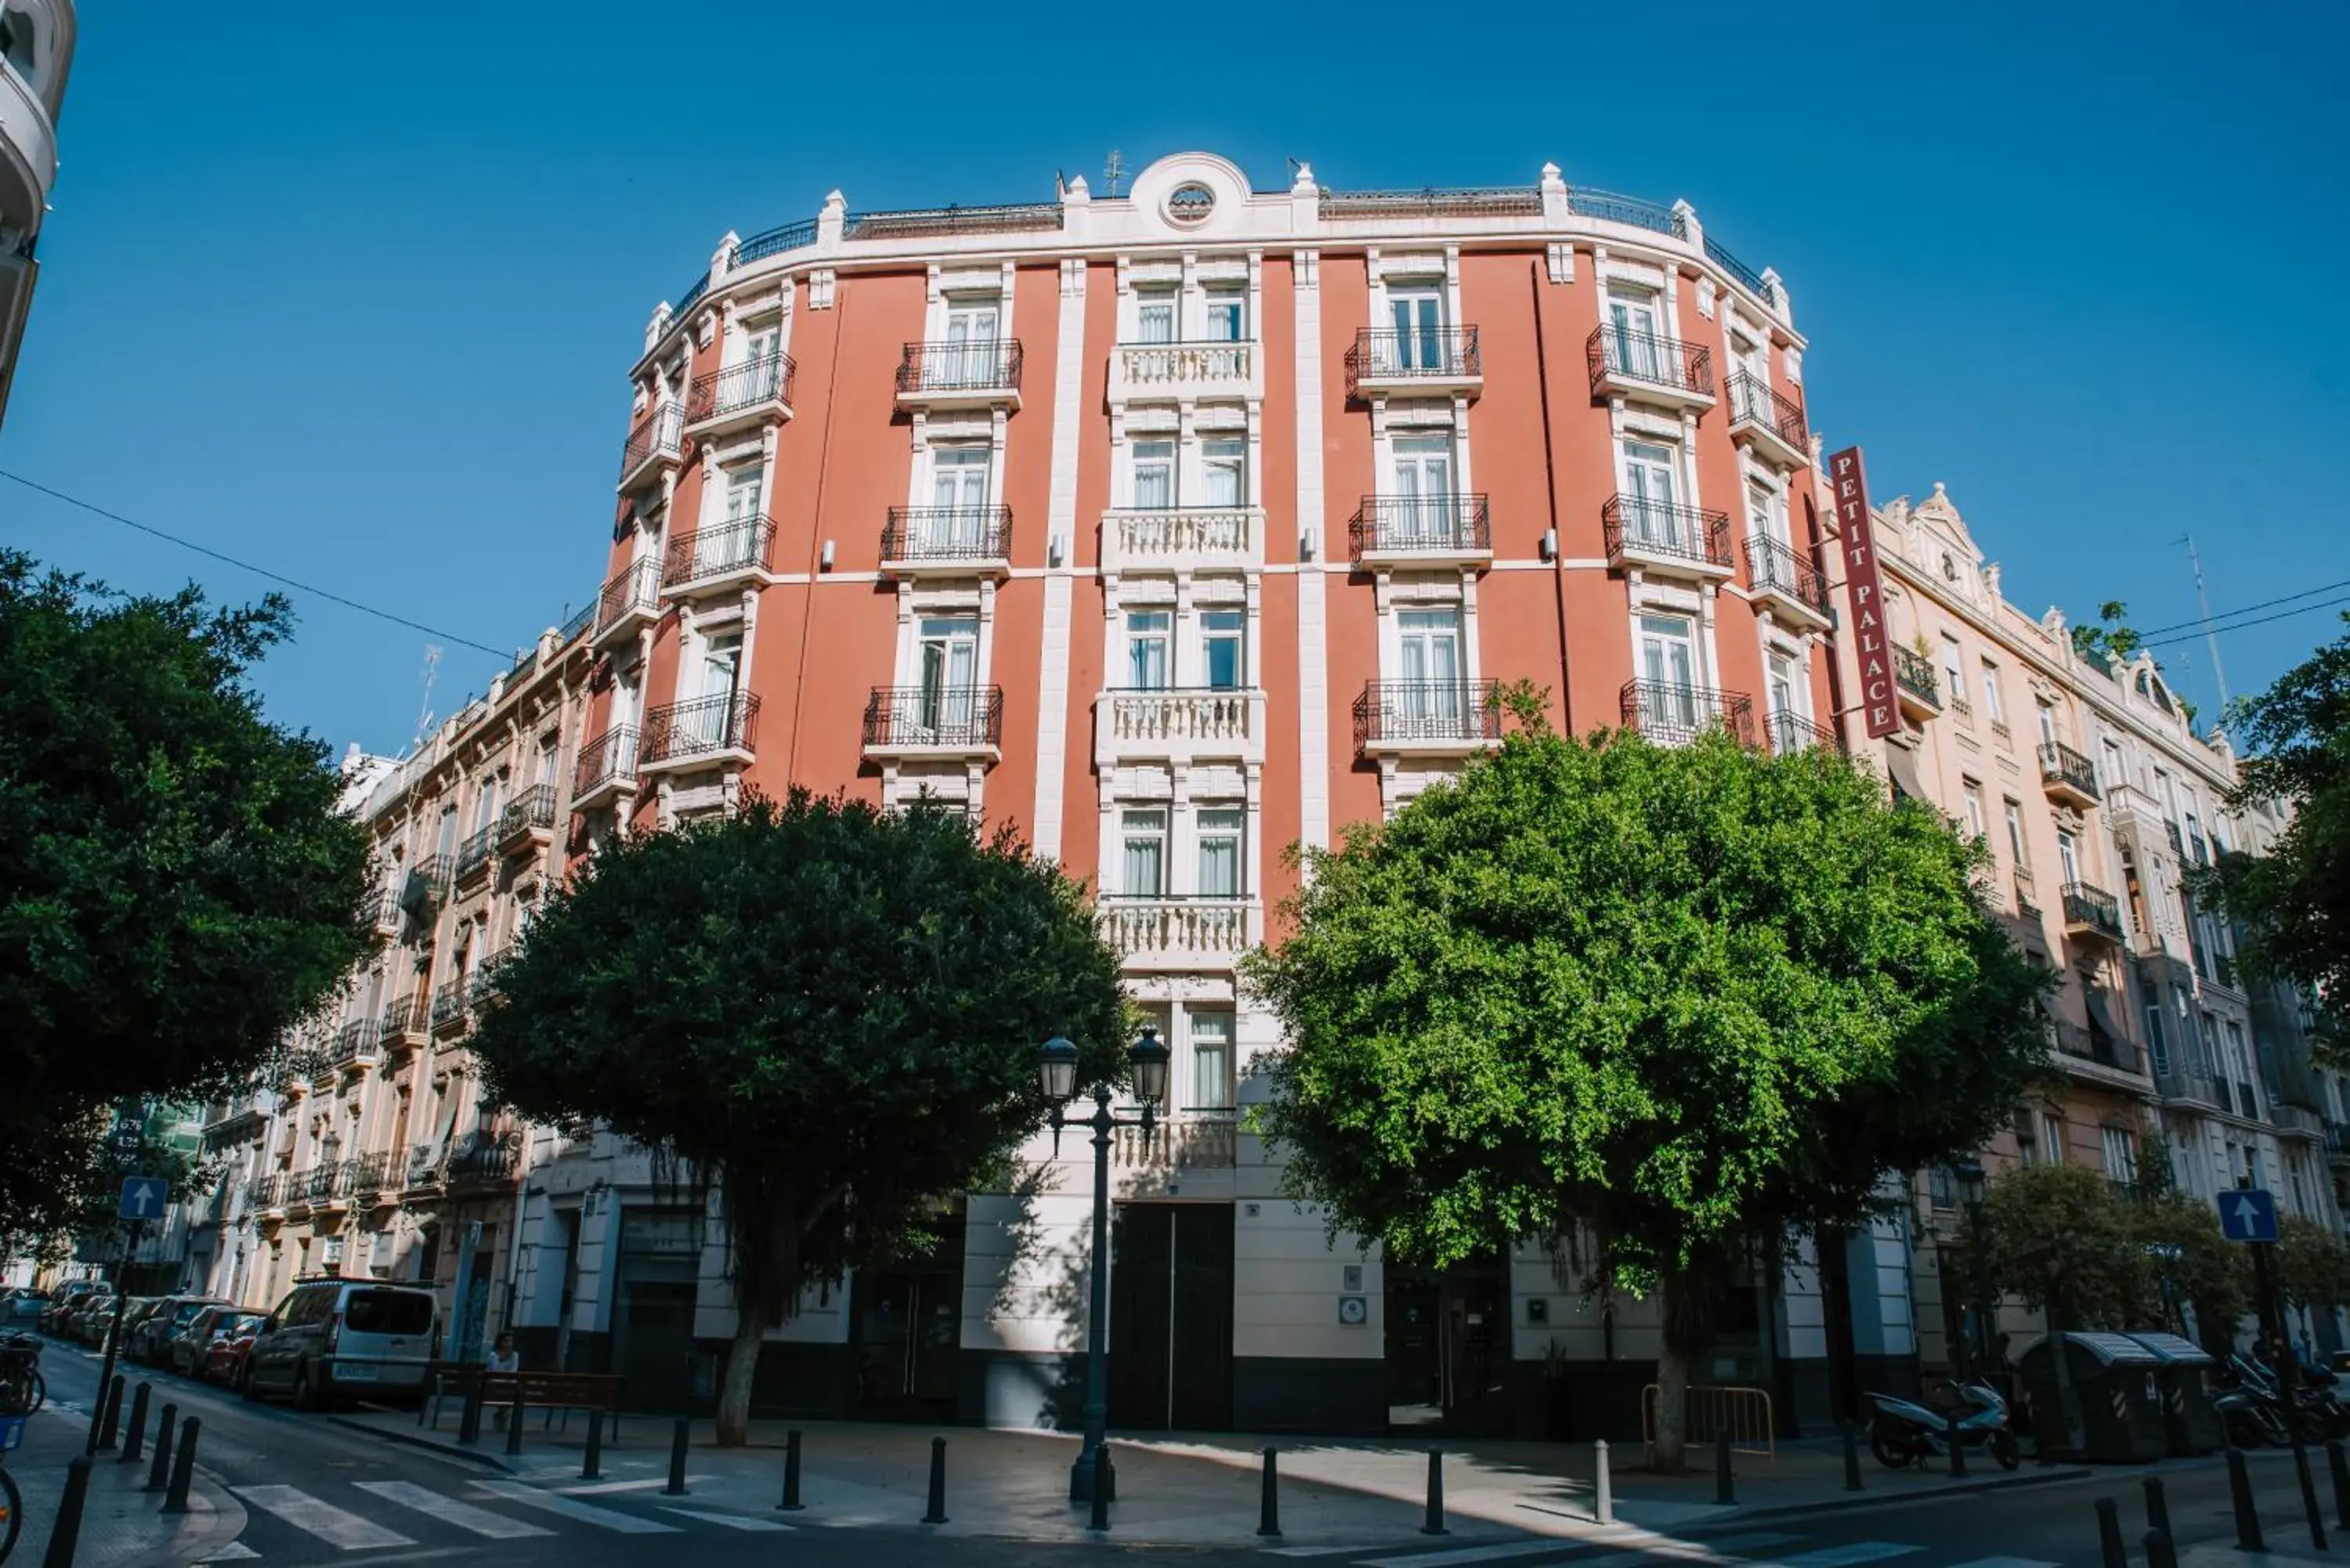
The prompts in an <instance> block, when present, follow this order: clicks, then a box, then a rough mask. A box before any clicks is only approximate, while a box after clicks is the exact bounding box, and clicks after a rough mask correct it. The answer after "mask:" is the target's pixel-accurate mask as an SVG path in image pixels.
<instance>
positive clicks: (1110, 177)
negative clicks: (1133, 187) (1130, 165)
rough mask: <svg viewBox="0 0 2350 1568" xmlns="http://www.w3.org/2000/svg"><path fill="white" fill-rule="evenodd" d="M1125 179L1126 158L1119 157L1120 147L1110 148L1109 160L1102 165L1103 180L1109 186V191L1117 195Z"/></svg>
mask: <svg viewBox="0 0 2350 1568" xmlns="http://www.w3.org/2000/svg"><path fill="white" fill-rule="evenodd" d="M1125 179H1126V160H1125V159H1123V158H1121V157H1119V156H1118V149H1117V148H1115V147H1113V148H1111V149H1110V150H1109V161H1108V162H1107V163H1105V164H1103V165H1102V182H1103V183H1104V184H1105V185H1107V187H1108V190H1109V193H1110V194H1111V195H1112V196H1116V195H1117V194H1118V186H1119V184H1120V183H1121V182H1124V181H1125Z"/></svg>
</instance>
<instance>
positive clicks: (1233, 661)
mask: <svg viewBox="0 0 2350 1568" xmlns="http://www.w3.org/2000/svg"><path fill="white" fill-rule="evenodd" d="M1247 628H1248V612H1247V611H1245V610H1203V611H1201V615H1200V655H1201V673H1202V674H1203V675H1205V676H1206V678H1207V684H1208V688H1209V690H1211V691H1239V690H1240V689H1241V688H1242V687H1243V686H1245V685H1247V684H1248V660H1247V658H1246V649H1245V647H1244V646H1243V638H1245V637H1246V636H1247V634H1248V632H1247Z"/></svg>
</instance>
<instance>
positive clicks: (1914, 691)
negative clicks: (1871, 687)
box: [1893, 648, 1942, 719]
mask: <svg viewBox="0 0 2350 1568" xmlns="http://www.w3.org/2000/svg"><path fill="white" fill-rule="evenodd" d="M1893 684H1894V686H1895V687H1896V688H1898V691H1900V694H1901V708H1902V711H1904V712H1906V713H1908V715H1909V716H1910V717H1911V718H1913V719H1930V718H1932V717H1934V715H1935V714H1937V713H1939V712H1940V711H1942V687H1941V680H1940V678H1939V676H1937V675H1936V674H1935V673H1934V661H1933V660H1932V659H1929V658H1927V657H1926V656H1925V655H1924V654H1922V653H1919V652H1918V651H1916V650H1915V649H1907V648H1896V649H1894V650H1893Z"/></svg>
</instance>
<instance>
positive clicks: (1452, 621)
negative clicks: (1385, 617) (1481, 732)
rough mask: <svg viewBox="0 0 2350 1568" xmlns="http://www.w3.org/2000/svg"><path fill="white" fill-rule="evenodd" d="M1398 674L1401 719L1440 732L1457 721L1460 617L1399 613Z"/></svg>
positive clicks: (1436, 611) (1438, 612)
mask: <svg viewBox="0 0 2350 1568" xmlns="http://www.w3.org/2000/svg"><path fill="white" fill-rule="evenodd" d="M1396 669H1397V670H1399V672H1400V674H1401V678H1402V679H1403V680H1404V681H1405V682H1406V684H1405V686H1404V690H1403V711H1404V716H1405V717H1406V718H1407V719H1409V720H1411V721H1413V722H1418V723H1422V724H1427V725H1429V726H1430V727H1431V728H1434V729H1437V730H1439V732H1443V733H1451V730H1449V729H1445V728H1444V726H1447V725H1450V726H1453V727H1456V728H1457V727H1458V725H1459V724H1460V722H1461V703H1462V695H1463V694H1462V691H1461V612H1460V611H1459V610H1457V609H1431V610H1402V611H1399V612H1398V614H1397V616H1396Z"/></svg>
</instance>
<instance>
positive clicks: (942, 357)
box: [898, 337, 1021, 396]
mask: <svg viewBox="0 0 2350 1568" xmlns="http://www.w3.org/2000/svg"><path fill="white" fill-rule="evenodd" d="M1020 358H1021V356H1020V339H1018V338H1017V337H1003V338H995V337H987V338H981V339H979V340H978V341H976V342H967V343H962V342H947V343H909V344H907V345H906V348H905V354H904V357H903V358H900V359H899V362H898V391H899V395H900V396H912V395H919V394H921V393H925V392H1016V391H1018V390H1019V389H1020Z"/></svg>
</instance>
